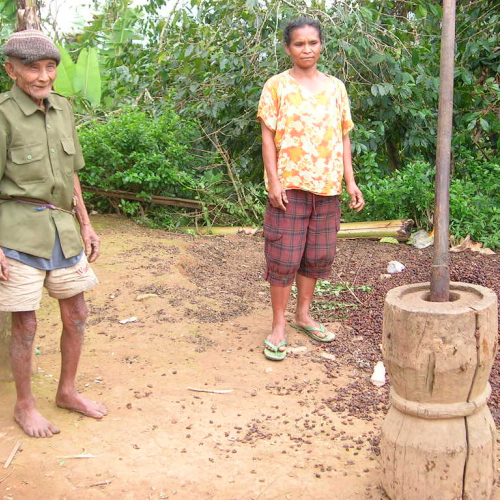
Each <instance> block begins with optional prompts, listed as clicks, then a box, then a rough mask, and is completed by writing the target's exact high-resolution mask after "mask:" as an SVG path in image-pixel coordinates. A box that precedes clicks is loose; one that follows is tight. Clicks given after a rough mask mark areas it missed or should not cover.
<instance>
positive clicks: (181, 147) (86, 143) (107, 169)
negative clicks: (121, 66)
mask: <svg viewBox="0 0 500 500" xmlns="http://www.w3.org/2000/svg"><path fill="white" fill-rule="evenodd" d="M79 135H80V140H81V143H82V148H83V152H84V155H85V159H86V162H87V164H88V167H87V168H86V169H85V170H84V171H83V172H82V180H83V181H84V182H85V183H86V184H87V185H89V186H96V187H100V188H103V189H123V190H126V191H131V192H134V193H139V194H140V196H141V197H143V198H144V199H146V200H147V199H148V198H150V196H151V195H153V194H157V195H163V196H173V197H183V196H186V195H188V194H191V191H192V190H193V189H194V188H195V187H196V186H197V182H198V180H199V178H200V177H202V173H201V172H200V167H201V166H202V165H203V164H204V162H203V161H202V160H203V159H205V160H206V159H208V160H209V158H203V157H200V156H196V152H195V151H194V147H193V146H194V141H195V140H196V139H197V138H198V130H197V127H196V124H195V123H194V122H192V121H191V122H190V121H187V120H181V118H180V117H179V116H178V115H177V114H176V113H175V112H174V110H173V109H172V108H171V107H169V106H168V105H165V106H164V107H163V108H162V112H161V113H160V114H158V115H153V114H148V113H146V112H144V111H140V110H139V109H138V108H132V107H127V108H123V109H121V110H120V112H119V113H117V114H115V115H112V116H110V117H108V119H107V120H106V121H101V122H100V121H98V120H94V121H91V122H88V123H87V124H85V126H83V127H81V128H80V130H79Z"/></svg>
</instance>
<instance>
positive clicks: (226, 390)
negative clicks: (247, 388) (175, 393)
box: [188, 387, 234, 394]
mask: <svg viewBox="0 0 500 500" xmlns="http://www.w3.org/2000/svg"><path fill="white" fill-rule="evenodd" d="M188 391H195V392H210V393H212V394H229V393H230V392H234V389H196V387H188Z"/></svg>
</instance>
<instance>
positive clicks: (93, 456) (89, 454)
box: [57, 448, 96, 460]
mask: <svg viewBox="0 0 500 500" xmlns="http://www.w3.org/2000/svg"><path fill="white" fill-rule="evenodd" d="M57 458H61V459H63V460H69V459H71V458H96V456H95V455H92V453H87V450H86V449H85V448H84V449H83V451H82V453H80V455H67V456H65V457H57Z"/></svg>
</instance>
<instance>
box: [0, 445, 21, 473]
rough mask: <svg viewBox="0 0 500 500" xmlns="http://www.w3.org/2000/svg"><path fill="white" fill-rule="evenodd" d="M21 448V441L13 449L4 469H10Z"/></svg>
mask: <svg viewBox="0 0 500 500" xmlns="http://www.w3.org/2000/svg"><path fill="white" fill-rule="evenodd" d="M20 446H21V440H19V441H18V442H17V443H16V444H15V445H14V448H12V451H11V452H10V455H9V458H8V459H7V461H6V462H5V463H4V464H3V468H4V469H8V468H9V465H10V463H11V462H12V460H14V457H15V455H16V453H17V452H18V451H19V447H20Z"/></svg>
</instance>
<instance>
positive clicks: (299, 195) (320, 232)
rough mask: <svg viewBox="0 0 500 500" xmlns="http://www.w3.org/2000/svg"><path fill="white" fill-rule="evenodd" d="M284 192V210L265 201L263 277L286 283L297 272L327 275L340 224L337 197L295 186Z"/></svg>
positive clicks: (290, 280)
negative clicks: (264, 259)
mask: <svg viewBox="0 0 500 500" xmlns="http://www.w3.org/2000/svg"><path fill="white" fill-rule="evenodd" d="M286 195H287V198H288V204H287V205H286V212H283V211H282V210H280V209H278V208H274V207H273V206H272V205H271V204H270V203H269V202H268V203H267V209H266V216H265V219H264V238H265V240H266V242H265V256H266V263H267V268H266V275H265V279H266V280H267V281H269V283H271V285H277V286H289V285H291V284H292V283H293V280H294V278H295V274H296V273H297V272H298V273H299V274H301V275H302V276H307V277H310V278H328V277H329V276H330V273H331V267H332V263H333V259H334V257H335V250H336V247H337V231H338V230H339V228H340V201H339V197H338V196H319V195H316V194H313V193H309V192H307V191H301V190H298V189H292V190H287V192H286Z"/></svg>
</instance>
